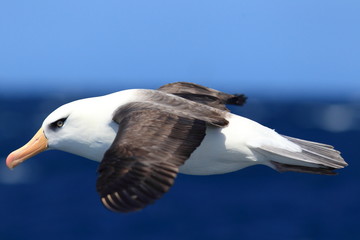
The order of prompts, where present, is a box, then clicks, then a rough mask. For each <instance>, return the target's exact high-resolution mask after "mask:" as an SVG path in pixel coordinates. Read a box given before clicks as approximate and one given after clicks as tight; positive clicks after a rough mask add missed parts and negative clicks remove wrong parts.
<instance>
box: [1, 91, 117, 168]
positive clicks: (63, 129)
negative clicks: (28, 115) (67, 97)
mask: <svg viewBox="0 0 360 240" xmlns="http://www.w3.org/2000/svg"><path fill="white" fill-rule="evenodd" d="M113 111H114V106H109V104H106V103H105V101H102V98H101V97H98V98H87V99H82V100H78V101H75V102H71V103H68V104H65V105H63V106H61V107H59V108H58V109H56V110H55V111H53V112H52V113H51V114H50V115H49V116H48V117H47V118H46V119H45V120H44V122H43V124H42V126H41V128H40V129H39V131H38V132H37V133H36V134H35V136H34V137H33V138H32V139H31V140H30V141H29V142H28V143H27V144H25V145H24V146H23V147H21V148H19V149H17V150H15V151H13V152H12V153H11V154H10V155H9V156H8V157H7V160H6V164H7V166H8V167H9V168H14V167H15V166H17V165H18V164H20V163H22V162H23V161H25V160H26V159H28V158H31V157H33V156H34V155H36V154H38V153H40V152H42V151H45V150H51V149H56V150H61V151H65V152H69V153H73V154H75V155H79V156H82V157H85V158H89V159H92V160H96V161H101V159H102V157H103V154H104V153H105V151H106V150H107V149H108V148H109V146H110V144H111V143H112V142H113V140H114V138H115V135H116V132H117V129H118V126H117V124H116V123H114V122H113V121H112V112H113Z"/></svg>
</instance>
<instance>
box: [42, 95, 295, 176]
mask: <svg viewBox="0 0 360 240" xmlns="http://www.w3.org/2000/svg"><path fill="white" fill-rule="evenodd" d="M146 91H151V90H140V89H132V90H125V91H120V92H116V93H113V94H109V95H106V96H102V97H96V98H88V99H82V100H78V101H75V102H72V103H69V104H66V105H63V106H61V107H60V108H58V109H57V110H55V111H54V112H53V113H52V114H50V115H49V116H48V117H47V118H46V119H45V121H44V123H43V129H44V133H45V136H46V137H47V138H48V144H49V148H50V149H57V150H62V151H66V152H70V153H73V154H76V155H80V156H83V157H85V158H88V159H92V160H95V161H99V162H100V161H101V160H102V158H103V154H104V153H105V151H106V150H107V149H108V148H109V147H110V145H111V144H112V142H113V140H114V138H115V136H116V133H117V130H118V127H121V126H118V125H117V124H116V123H115V122H113V121H112V117H113V113H114V111H115V110H116V109H117V108H118V107H119V106H120V105H123V104H126V103H129V102H132V101H139V100H142V101H143V100H146V94H143V93H145V92H146ZM62 117H68V119H67V120H66V122H65V125H64V127H63V129H60V130H59V131H62V132H61V134H59V133H60V132H59V133H56V132H54V131H52V130H50V129H49V124H50V123H52V122H54V121H56V120H57V119H60V118H62ZM227 120H228V121H229V124H228V126H227V127H224V128H216V127H212V126H209V127H208V128H207V131H206V136H205V138H204V140H203V142H202V143H201V145H200V146H199V147H198V148H197V149H196V150H195V151H194V152H193V153H192V155H191V157H190V158H189V159H188V160H187V161H186V162H185V164H184V165H183V166H181V167H180V172H181V173H185V174H193V175H210V174H221V173H227V172H232V171H236V170H239V169H242V168H244V167H248V166H251V165H255V164H264V165H268V166H271V164H270V162H269V161H268V159H266V158H265V157H264V156H263V155H261V154H258V153H256V152H253V151H252V150H251V148H256V147H260V146H262V145H267V146H273V147H276V148H282V149H286V150H289V151H293V152H301V148H300V147H299V146H298V145H296V144H294V143H292V142H290V141H289V140H287V139H286V138H284V137H282V136H280V135H279V134H277V133H276V132H275V131H273V130H271V129H269V128H267V127H264V126H262V125H260V124H258V123H256V122H254V121H252V120H250V119H247V118H244V117H241V116H238V115H235V114H231V113H229V114H228V116H227ZM70 135H71V137H70Z"/></svg>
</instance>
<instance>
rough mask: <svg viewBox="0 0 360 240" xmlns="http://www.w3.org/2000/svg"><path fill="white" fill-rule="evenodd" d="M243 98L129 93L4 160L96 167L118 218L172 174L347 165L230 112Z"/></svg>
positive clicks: (170, 91)
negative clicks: (75, 159)
mask: <svg viewBox="0 0 360 240" xmlns="http://www.w3.org/2000/svg"><path fill="white" fill-rule="evenodd" d="M245 101H246V97H245V96H244V95H242V94H240V95H236V94H235V95H233V94H227V93H223V92H220V91H217V90H214V89H211V88H207V87H204V86H201V85H197V84H194V83H187V82H176V83H170V84H167V85H164V86H162V87H160V88H159V89H157V90H150V89H130V90H124V91H119V92H115V93H112V94H109V95H105V96H100V97H93V98H86V99H81V100H77V101H74V102H71V103H68V104H65V105H63V106H61V107H59V108H58V109H56V110H55V111H53V112H52V113H51V114H50V115H49V116H48V117H47V118H46V119H45V120H44V122H43V124H42V126H41V128H40V130H39V131H38V132H37V133H36V134H35V136H34V137H33V138H32V139H31V140H30V141H29V142H28V143H27V144H26V145H24V146H23V147H21V148H19V149H18V150H15V151H13V152H12V153H11V154H9V156H8V157H7V159H6V164H7V166H8V167H9V168H14V167H15V166H17V165H19V164H20V163H21V162H23V161H25V160H26V159H28V158H30V157H32V156H34V155H36V154H38V153H40V152H42V151H44V150H50V149H56V150H61V151H65V152H69V153H73V154H76V155H79V156H82V157H85V158H88V159H91V160H95V161H98V162H100V164H99V167H98V179H97V183H96V189H97V191H98V193H99V195H100V198H101V202H102V203H103V204H104V205H105V206H106V207H107V208H108V209H110V210H112V211H116V212H131V211H136V210H139V209H142V208H144V207H145V206H147V205H148V204H151V203H153V202H154V201H155V200H157V199H159V198H160V197H161V196H162V195H163V194H164V193H166V192H167V191H168V190H169V189H170V187H171V186H172V185H173V183H174V179H175V178H176V176H177V174H178V173H179V172H180V173H184V174H193V175H211V174H223V173H228V172H233V171H237V170H240V169H242V168H245V167H249V166H253V165H256V164H262V165H266V166H268V167H271V168H273V169H275V170H277V171H279V172H284V171H295V172H305V173H314V174H325V175H333V174H336V173H335V172H334V171H333V170H335V169H339V168H343V167H345V166H347V163H346V162H345V161H344V160H343V158H342V157H341V156H340V152H339V151H336V150H335V149H334V148H333V147H332V146H330V145H326V144H322V143H316V142H310V141H306V140H301V139H297V138H292V137H288V136H284V135H280V134H278V133H276V132H275V131H274V130H272V129H269V128H267V127H265V126H263V125H260V124H259V123H257V122H255V121H252V120H250V119H247V118H244V117H241V116H239V115H235V114H232V113H231V112H230V111H229V110H228V109H227V107H226V104H232V105H239V106H241V105H243V104H244V103H245Z"/></svg>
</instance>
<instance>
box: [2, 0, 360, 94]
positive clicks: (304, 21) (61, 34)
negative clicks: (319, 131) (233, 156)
mask: <svg viewBox="0 0 360 240" xmlns="http://www.w3.org/2000/svg"><path fill="white" fill-rule="evenodd" d="M359 13H360V1H357V0H353V1H351V0H291V1H290V0H272V1H269V0H233V1H229V0H222V1H215V0H201V1H196V0H181V1H177V0H176V1H168V0H167V1H165V0H163V1H159V0H151V1H149V0H139V1H120V0H112V1H111V0H109V1H100V0H98V1H94V0H86V1H85V0H78V1H70V0H65V1H48V0H32V1H27V0H13V1H1V2H0V36H1V37H0V94H6V95H9V94H11V95H24V94H31V93H34V94H35V93H36V94H38V93H46V92H49V91H50V92H54V91H57V92H68V91H75V92H76V91H87V90H89V91H94V90H95V91H99V90H100V91H116V90H120V89H123V88H124V87H126V88H129V87H130V88H142V87H144V88H146V87H156V86H160V85H162V84H165V83H168V82H174V81H192V82H197V83H200V84H204V85H207V86H210V87H213V88H218V89H221V90H224V91H236V92H238V91H241V92H250V93H256V94H264V95H266V94H271V95H279V96H292V95H302V94H311V95H319V94H320V95H348V96H359V95H360V27H359V26H360V14H359Z"/></svg>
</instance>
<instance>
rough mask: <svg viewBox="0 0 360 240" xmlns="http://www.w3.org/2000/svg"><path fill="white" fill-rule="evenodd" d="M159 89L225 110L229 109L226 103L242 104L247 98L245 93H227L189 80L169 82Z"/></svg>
mask: <svg viewBox="0 0 360 240" xmlns="http://www.w3.org/2000/svg"><path fill="white" fill-rule="evenodd" d="M158 90H159V91H163V92H166V93H171V94H174V95H177V96H179V97H182V98H186V99H188V100H191V101H194V102H198V103H202V104H206V105H208V106H211V107H214V108H218V109H221V110H225V111H229V109H227V108H226V106H225V104H231V105H239V106H242V105H244V104H245V102H246V99H247V97H246V96H245V95H244V94H227V93H224V92H220V91H217V90H215V89H212V88H208V87H204V86H201V85H198V84H195V83H189V82H175V83H169V84H166V85H164V86H161V87H160V88H159V89H158Z"/></svg>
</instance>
